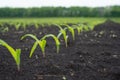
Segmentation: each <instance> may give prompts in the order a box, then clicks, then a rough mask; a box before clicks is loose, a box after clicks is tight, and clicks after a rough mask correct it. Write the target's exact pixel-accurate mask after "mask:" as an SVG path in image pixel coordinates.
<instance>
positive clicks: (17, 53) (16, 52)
mask: <svg viewBox="0 0 120 80" xmlns="http://www.w3.org/2000/svg"><path fill="white" fill-rule="evenodd" d="M0 45H1V46H4V47H6V48H7V49H8V51H9V52H10V53H11V55H12V57H13V58H14V60H15V62H16V65H17V69H18V71H20V54H21V49H16V50H15V49H13V48H12V47H11V46H10V45H8V44H7V43H6V42H5V41H3V40H1V39H0Z"/></svg>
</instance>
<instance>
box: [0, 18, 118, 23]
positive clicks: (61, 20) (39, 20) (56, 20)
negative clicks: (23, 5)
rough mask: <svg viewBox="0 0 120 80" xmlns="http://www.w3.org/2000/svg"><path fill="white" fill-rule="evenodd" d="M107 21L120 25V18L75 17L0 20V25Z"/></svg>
mask: <svg viewBox="0 0 120 80" xmlns="http://www.w3.org/2000/svg"><path fill="white" fill-rule="evenodd" d="M107 19H111V20H113V21H115V22H119V23H120V18H92V17H88V18H84V17H83V18H82V17H77V18H73V17H67V18H61V17H60V18H59V17H57V18H55V17H53V18H1V19H0V23H1V22H13V23H16V22H22V23H41V24H43V23H50V24H52V23H58V24H61V23H89V24H91V25H96V24H98V23H102V22H104V21H105V20H107Z"/></svg>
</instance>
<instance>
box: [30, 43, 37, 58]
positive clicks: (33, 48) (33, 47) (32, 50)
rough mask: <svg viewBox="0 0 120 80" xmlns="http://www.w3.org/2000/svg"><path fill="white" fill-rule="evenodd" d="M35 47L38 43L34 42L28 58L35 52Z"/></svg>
mask: <svg viewBox="0 0 120 80" xmlns="http://www.w3.org/2000/svg"><path fill="white" fill-rule="evenodd" d="M37 45H38V42H37V41H36V42H35V43H34V44H33V46H32V48H31V51H30V56H29V57H30V58H31V57H32V55H33V52H34V51H35V49H36V47H37Z"/></svg>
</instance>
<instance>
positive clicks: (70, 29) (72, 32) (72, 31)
mask: <svg viewBox="0 0 120 80" xmlns="http://www.w3.org/2000/svg"><path fill="white" fill-rule="evenodd" d="M63 25H65V26H66V27H67V28H66V29H68V30H69V31H70V32H71V34H72V37H73V40H75V31H74V28H73V27H70V26H69V25H67V24H63Z"/></svg>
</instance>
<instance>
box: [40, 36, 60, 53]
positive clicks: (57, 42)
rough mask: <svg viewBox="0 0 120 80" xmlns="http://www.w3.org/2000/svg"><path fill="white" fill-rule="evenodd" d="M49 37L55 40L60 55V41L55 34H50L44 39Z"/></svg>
mask: <svg viewBox="0 0 120 80" xmlns="http://www.w3.org/2000/svg"><path fill="white" fill-rule="evenodd" d="M47 37H52V38H53V39H54V40H55V43H56V47H57V53H59V46H60V41H59V39H58V38H57V37H56V36H55V35H53V34H48V35H45V36H44V37H43V38H42V39H43V40H44V39H46V38H47Z"/></svg>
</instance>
